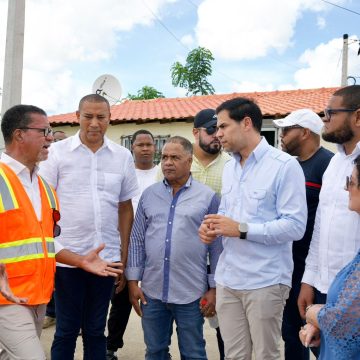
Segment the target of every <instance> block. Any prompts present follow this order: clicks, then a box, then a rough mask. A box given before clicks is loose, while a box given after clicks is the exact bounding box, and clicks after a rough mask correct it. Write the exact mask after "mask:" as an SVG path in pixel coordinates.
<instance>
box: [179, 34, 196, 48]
mask: <svg viewBox="0 0 360 360" xmlns="http://www.w3.org/2000/svg"><path fill="white" fill-rule="evenodd" d="M180 41H181V42H182V43H183V44H184V45H185V46H187V47H188V48H191V47H193V45H194V43H195V40H194V38H193V36H192V35H191V34H188V35H184V36H183V37H182V38H181V39H180Z"/></svg>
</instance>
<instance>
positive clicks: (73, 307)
mask: <svg viewBox="0 0 360 360" xmlns="http://www.w3.org/2000/svg"><path fill="white" fill-rule="evenodd" d="M76 116H77V118H78V120H79V123H80V131H79V132H78V133H77V134H76V135H74V136H71V137H69V138H67V139H65V140H63V141H60V142H57V143H55V144H53V147H52V149H51V150H50V154H49V159H48V160H47V161H46V162H44V164H43V165H42V166H41V169H40V173H41V174H42V176H43V177H44V178H45V179H46V180H47V181H48V182H49V183H50V184H52V185H53V186H54V187H55V189H56V190H57V194H58V196H59V200H60V203H61V207H62V218H61V221H60V224H61V226H62V234H61V235H60V237H59V242H60V243H61V244H62V245H63V246H65V247H66V248H67V249H70V250H72V251H73V252H76V253H78V254H83V253H85V252H87V251H89V250H90V249H93V248H95V247H97V246H98V244H99V243H105V244H106V248H105V250H104V251H103V253H102V256H103V257H104V259H105V260H111V261H114V262H118V261H120V260H121V262H122V263H123V264H124V266H125V265H126V262H127V252H128V243H129V236H130V231H131V226H132V222H133V208H132V204H131V199H132V197H134V196H135V195H136V194H137V192H138V186H137V181H136V174H135V168H134V162H133V159H132V156H131V153H130V152H129V151H128V150H127V149H125V148H124V147H122V146H120V145H118V144H116V143H114V142H112V141H111V140H109V139H108V138H107V137H106V136H105V132H106V130H107V127H108V125H109V122H110V106H109V103H108V101H107V100H106V99H105V98H104V97H102V96H100V95H97V94H91V95H87V96H85V97H83V98H82V99H81V100H80V103H79V109H78V111H77V112H76ZM120 242H121V255H120ZM120 281H122V280H120ZM113 285H114V281H111V279H110V278H109V279H107V278H105V279H103V278H100V277H98V276H93V275H91V274H88V273H86V272H84V271H82V270H81V269H78V268H73V267H72V268H70V267H64V266H60V264H58V266H57V271H56V276H55V287H56V292H55V302H56V317H57V321H56V331H55V336H54V342H53V344H52V348H51V358H52V359H53V360H63V359H72V358H73V356H74V351H75V346H76V339H77V336H78V334H79V330H80V328H81V329H82V337H83V343H84V357H85V358H90V357H91V358H94V359H97V360H104V359H105V357H106V338H105V336H104V329H105V325H106V315H107V311H108V306H109V301H110V297H111V292H112V288H113Z"/></svg>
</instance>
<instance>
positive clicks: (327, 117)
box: [324, 108, 358, 120]
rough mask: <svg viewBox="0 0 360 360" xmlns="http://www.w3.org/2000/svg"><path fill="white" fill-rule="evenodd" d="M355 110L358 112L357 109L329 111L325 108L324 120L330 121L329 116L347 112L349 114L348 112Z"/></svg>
mask: <svg viewBox="0 0 360 360" xmlns="http://www.w3.org/2000/svg"><path fill="white" fill-rule="evenodd" d="M356 110H358V108H357V109H330V108H326V109H324V115H325V118H326V119H329V120H330V119H331V116H332V115H335V114H336V113H338V112H349V113H350V112H354V111H356Z"/></svg>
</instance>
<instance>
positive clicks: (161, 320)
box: [141, 296, 207, 360]
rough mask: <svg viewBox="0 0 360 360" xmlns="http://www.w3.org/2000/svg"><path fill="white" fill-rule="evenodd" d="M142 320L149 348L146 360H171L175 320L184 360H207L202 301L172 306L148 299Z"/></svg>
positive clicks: (146, 343) (182, 359) (144, 306)
mask: <svg viewBox="0 0 360 360" xmlns="http://www.w3.org/2000/svg"><path fill="white" fill-rule="evenodd" d="M145 298H146V301H147V305H141V307H142V312H143V316H142V318H141V322H142V327H143V330H144V340H145V345H146V354H145V360H168V359H169V355H168V354H169V345H170V342H171V334H172V326H173V322H174V320H175V323H176V332H177V335H178V343H179V350H180V355H181V360H195V359H201V360H206V359H207V356H206V351H205V340H204V336H203V325H204V318H203V316H202V314H201V312H200V307H199V299H198V300H195V301H194V302H192V303H190V304H181V305H178V304H169V303H163V302H162V301H161V300H155V299H150V298H149V297H147V296H145Z"/></svg>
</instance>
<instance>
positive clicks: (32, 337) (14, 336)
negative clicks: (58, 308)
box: [0, 304, 46, 360]
mask: <svg viewBox="0 0 360 360" xmlns="http://www.w3.org/2000/svg"><path fill="white" fill-rule="evenodd" d="M45 311H46V305H37V306H26V305H17V304H13V305H0V329H1V330H0V349H2V351H1V353H0V360H10V359H11V360H45V359H46V357H45V353H44V350H43V348H42V346H41V343H40V335H41V330H42V323H43V320H44V316H45Z"/></svg>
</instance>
